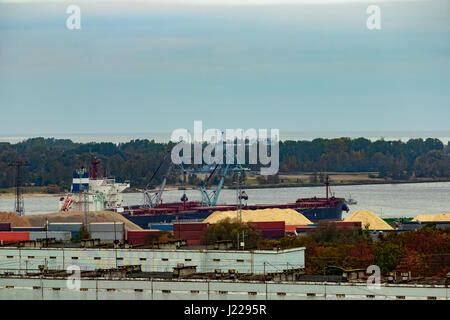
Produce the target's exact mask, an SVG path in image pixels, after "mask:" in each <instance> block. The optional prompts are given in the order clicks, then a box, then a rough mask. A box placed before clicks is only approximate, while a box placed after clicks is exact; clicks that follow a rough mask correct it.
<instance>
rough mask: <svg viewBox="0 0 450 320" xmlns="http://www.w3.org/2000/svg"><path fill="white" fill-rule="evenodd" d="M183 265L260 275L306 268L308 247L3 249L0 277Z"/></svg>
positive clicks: (148, 269) (165, 269)
mask: <svg viewBox="0 0 450 320" xmlns="http://www.w3.org/2000/svg"><path fill="white" fill-rule="evenodd" d="M179 264H184V265H185V266H196V267H197V271H198V272H214V271H215V270H221V271H222V272H228V271H229V270H234V271H235V272H237V273H248V274H258V273H266V272H277V271H280V270H286V269H298V268H300V269H304V268H305V248H294V249H286V250H254V251H244V250H202V249H196V250H187V249H172V250H155V249H106V248H105V249H104V248H92V249H90V248H37V249H36V248H17V247H0V274H1V273H5V272H11V273H13V274H24V273H26V272H27V271H28V272H30V271H33V270H35V271H38V270H39V266H46V267H47V268H48V269H49V270H65V269H66V268H67V267H68V266H69V265H78V266H79V267H80V268H81V270H96V269H108V268H115V267H118V266H126V265H140V266H141V268H142V271H144V272H172V270H173V268H174V267H177V266H178V265H179Z"/></svg>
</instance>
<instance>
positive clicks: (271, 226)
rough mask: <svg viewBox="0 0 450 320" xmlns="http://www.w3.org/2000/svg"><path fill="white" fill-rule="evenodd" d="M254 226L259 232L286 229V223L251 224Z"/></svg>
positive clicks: (262, 222)
mask: <svg viewBox="0 0 450 320" xmlns="http://www.w3.org/2000/svg"><path fill="white" fill-rule="evenodd" d="M249 223H251V224H253V225H254V226H255V227H256V228H257V229H259V230H265V229H272V230H273V229H283V230H284V228H285V222H284V221H260V222H253V221H252V222H249Z"/></svg>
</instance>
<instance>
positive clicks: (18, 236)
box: [0, 231, 30, 243]
mask: <svg viewBox="0 0 450 320" xmlns="http://www.w3.org/2000/svg"><path fill="white" fill-rule="evenodd" d="M28 240H30V233H29V232H11V231H4V232H0V243H8V242H18V241H28Z"/></svg>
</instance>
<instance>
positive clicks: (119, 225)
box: [89, 222, 124, 232]
mask: <svg viewBox="0 0 450 320" xmlns="http://www.w3.org/2000/svg"><path fill="white" fill-rule="evenodd" d="M123 230H124V223H123V222H116V223H114V222H93V223H90V224H89V231H90V232H97V231H98V232H114V231H116V232H118V231H123Z"/></svg>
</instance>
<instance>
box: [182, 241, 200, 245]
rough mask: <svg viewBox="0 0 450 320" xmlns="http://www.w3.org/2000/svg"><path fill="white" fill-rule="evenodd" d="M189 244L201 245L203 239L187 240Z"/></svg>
mask: <svg viewBox="0 0 450 320" xmlns="http://www.w3.org/2000/svg"><path fill="white" fill-rule="evenodd" d="M186 243H187V245H188V246H200V245H201V244H202V242H201V240H187V241H186Z"/></svg>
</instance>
